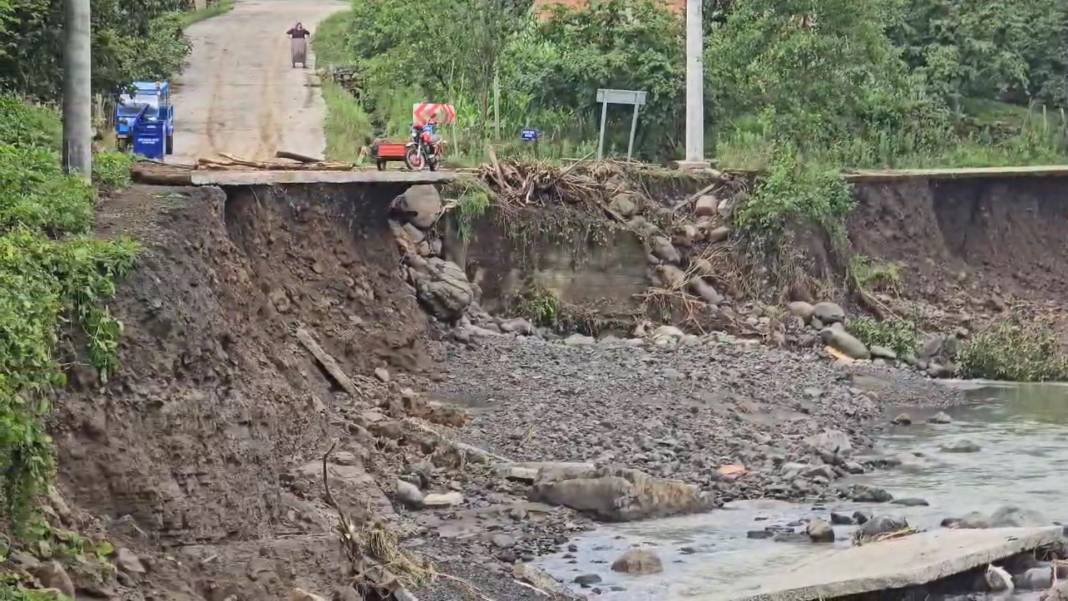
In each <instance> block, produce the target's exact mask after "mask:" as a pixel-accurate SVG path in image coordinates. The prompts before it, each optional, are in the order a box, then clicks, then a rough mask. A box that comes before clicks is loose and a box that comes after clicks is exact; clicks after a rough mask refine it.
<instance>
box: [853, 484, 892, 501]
mask: <svg viewBox="0 0 1068 601" xmlns="http://www.w3.org/2000/svg"><path fill="white" fill-rule="evenodd" d="M846 496H847V497H848V498H849V499H850V500H852V501H856V502H857V503H889V502H890V501H893V500H894V496H893V495H891V494H890V493H888V492H886V491H885V490H883V489H881V488H876V487H874V486H867V485H864V484H854V485H853V486H850V487H849V488H848V489H847V490H846Z"/></svg>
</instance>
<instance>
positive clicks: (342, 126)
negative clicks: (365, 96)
mask: <svg viewBox="0 0 1068 601" xmlns="http://www.w3.org/2000/svg"><path fill="white" fill-rule="evenodd" d="M323 100H324V101H325V102H326V120H325V122H324V123H323V130H324V131H325V132H326V158H327V159H329V160H331V161H344V162H348V163H357V164H358V163H362V162H363V160H364V157H363V155H362V153H361V149H362V148H363V147H364V146H367V145H369V144H370V143H371V142H372V137H371V122H370V119H369V118H368V117H367V113H365V112H364V110H363V107H361V106H360V105H359V103H357V102H356V99H355V98H353V96H352V94H350V93H349V92H348V90H346V89H345V88H343V87H341V86H340V85H338V84H337V83H334V82H332V81H324V82H323Z"/></svg>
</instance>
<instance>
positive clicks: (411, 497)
mask: <svg viewBox="0 0 1068 601" xmlns="http://www.w3.org/2000/svg"><path fill="white" fill-rule="evenodd" d="M396 497H397V500H398V501H400V502H401V503H403V504H405V505H407V506H408V507H412V508H415V509H418V508H420V507H422V506H423V493H422V491H420V490H419V488H418V487H417V486H416V485H414V484H412V483H411V482H405V481H404V480H397V488H396Z"/></svg>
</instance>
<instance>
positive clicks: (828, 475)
mask: <svg viewBox="0 0 1068 601" xmlns="http://www.w3.org/2000/svg"><path fill="white" fill-rule="evenodd" d="M801 475H803V476H804V477H806V478H823V479H824V480H826V481H828V482H830V481H831V480H834V479H836V478H837V477H838V474H835V473H834V468H832V467H831V466H829V465H816V466H813V467H810V468H808V469H806V470H804V471H803V472H801Z"/></svg>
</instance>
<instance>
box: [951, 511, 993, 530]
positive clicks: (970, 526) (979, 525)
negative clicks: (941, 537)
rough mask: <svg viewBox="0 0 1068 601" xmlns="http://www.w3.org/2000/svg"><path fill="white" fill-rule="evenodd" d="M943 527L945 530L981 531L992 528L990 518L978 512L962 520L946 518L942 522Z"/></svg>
mask: <svg viewBox="0 0 1068 601" xmlns="http://www.w3.org/2000/svg"><path fill="white" fill-rule="evenodd" d="M942 526H943V527H945V528H961V529H965V530H980V529H984V528H989V527H990V518H988V517H987V516H985V515H983V514H982V513H979V512H978V511H973V512H971V513H969V514H968V515H966V516H964V517H962V518H946V519H944V520H942Z"/></svg>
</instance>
